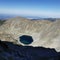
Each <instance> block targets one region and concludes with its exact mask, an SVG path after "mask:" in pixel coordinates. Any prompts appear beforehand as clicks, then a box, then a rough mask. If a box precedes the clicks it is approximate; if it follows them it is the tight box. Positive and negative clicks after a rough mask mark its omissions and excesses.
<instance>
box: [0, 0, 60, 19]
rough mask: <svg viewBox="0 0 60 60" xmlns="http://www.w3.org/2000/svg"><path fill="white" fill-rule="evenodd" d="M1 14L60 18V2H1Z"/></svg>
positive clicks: (59, 0) (56, 0)
mask: <svg viewBox="0 0 60 60" xmlns="http://www.w3.org/2000/svg"><path fill="white" fill-rule="evenodd" d="M0 14H7V15H16V16H26V17H29V16H31V17H35V16H36V17H47V18H48V17H51V18H60V0H0Z"/></svg>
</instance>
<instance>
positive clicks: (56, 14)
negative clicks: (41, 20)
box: [0, 9, 60, 18]
mask: <svg viewBox="0 0 60 60" xmlns="http://www.w3.org/2000/svg"><path fill="white" fill-rule="evenodd" d="M0 14H11V15H12V14H13V15H25V16H38V17H57V18H59V17H60V12H54V11H44V10H43V11H42V10H25V9H19V10H17V9H0Z"/></svg>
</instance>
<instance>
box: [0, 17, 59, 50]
mask: <svg viewBox="0 0 60 60" xmlns="http://www.w3.org/2000/svg"><path fill="white" fill-rule="evenodd" d="M22 35H28V36H32V38H33V42H32V43H31V44H29V45H27V46H43V47H49V48H55V49H56V50H57V51H60V46H59V45H60V20H56V21H54V22H52V21H48V20H29V19H26V18H21V17H16V18H11V19H8V20H7V21H6V22H5V23H4V24H3V25H1V26H0V39H1V40H3V41H6V40H7V41H10V42H14V43H16V44H20V45H23V46H24V44H23V43H21V42H20V38H19V37H20V36H22Z"/></svg>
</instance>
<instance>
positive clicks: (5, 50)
mask: <svg viewBox="0 0 60 60" xmlns="http://www.w3.org/2000/svg"><path fill="white" fill-rule="evenodd" d="M0 60H60V53H59V52H56V51H55V49H50V48H44V47H32V46H19V45H17V44H13V43H11V42H6V41H0Z"/></svg>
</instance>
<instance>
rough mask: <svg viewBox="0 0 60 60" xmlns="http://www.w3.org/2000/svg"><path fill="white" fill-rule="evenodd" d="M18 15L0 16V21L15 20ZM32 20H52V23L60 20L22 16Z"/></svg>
mask: <svg viewBox="0 0 60 60" xmlns="http://www.w3.org/2000/svg"><path fill="white" fill-rule="evenodd" d="M14 17H16V15H8V14H0V20H6V19H9V18H14ZM22 17H25V18H28V19H31V20H50V21H55V20H59V19H60V18H44V17H37V16H22Z"/></svg>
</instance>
